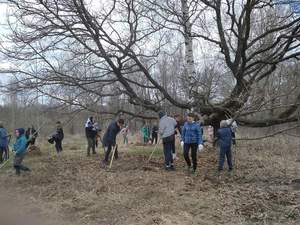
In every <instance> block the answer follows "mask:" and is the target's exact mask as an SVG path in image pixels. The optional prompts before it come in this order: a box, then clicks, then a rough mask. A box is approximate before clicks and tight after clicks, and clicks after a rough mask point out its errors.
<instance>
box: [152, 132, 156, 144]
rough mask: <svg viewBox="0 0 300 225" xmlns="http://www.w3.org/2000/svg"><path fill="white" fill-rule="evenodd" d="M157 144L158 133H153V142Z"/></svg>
mask: <svg viewBox="0 0 300 225" xmlns="http://www.w3.org/2000/svg"><path fill="white" fill-rule="evenodd" d="M153 143H155V144H157V133H152V144H153Z"/></svg>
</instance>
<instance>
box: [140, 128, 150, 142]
mask: <svg viewBox="0 0 300 225" xmlns="http://www.w3.org/2000/svg"><path fill="white" fill-rule="evenodd" d="M141 132H142V135H143V141H144V144H147V143H148V139H149V134H148V129H147V126H146V124H144V125H143V127H142V129H141Z"/></svg>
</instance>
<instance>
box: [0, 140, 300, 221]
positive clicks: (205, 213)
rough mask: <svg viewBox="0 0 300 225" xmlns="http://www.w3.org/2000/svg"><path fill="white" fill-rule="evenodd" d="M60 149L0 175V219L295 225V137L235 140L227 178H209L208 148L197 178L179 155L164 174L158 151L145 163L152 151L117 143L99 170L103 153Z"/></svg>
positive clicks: (298, 187)
mask: <svg viewBox="0 0 300 225" xmlns="http://www.w3.org/2000/svg"><path fill="white" fill-rule="evenodd" d="M279 140H281V141H279ZM287 143H288V145H287ZM64 146H65V147H64V152H63V153H62V154H61V155H56V153H55V152H54V146H53V145H50V144H46V143H45V144H40V147H41V152H42V154H41V155H35V154H29V155H28V156H27V158H26V159H25V161H24V163H25V164H26V165H28V166H29V167H30V168H31V169H32V171H31V172H30V173H24V174H22V175H21V176H20V177H17V176H15V174H14V171H13V170H12V168H11V165H7V166H5V167H4V168H3V169H1V170H0V183H1V198H0V207H2V209H1V210H0V211H1V213H2V214H3V215H0V216H1V217H0V218H1V221H2V222H3V221H5V223H6V225H10V224H12V225H15V224H22V225H26V223H25V222H24V221H25V220H24V219H23V218H27V221H30V223H28V224H30V225H32V224H34V222H32V221H35V222H36V223H37V224H41V222H40V221H42V223H43V224H56V225H69V224H72V225H77V224H78V225H79V224H80V225H82V224H89V225H154V224H157V225H169V224H170V225H192V224H195V225H196V224H203V225H210V224H211V225H216V224H230V225H231V224H232V225H237V224H241V225H242V224H244V225H248V224H249V225H250V224H251V225H252V224H270V225H271V224H272V225H276V224H278V225H279V224H295V225H296V224H300V179H299V178H300V174H299V168H300V157H299V140H296V141H293V142H287V141H286V140H285V139H268V140H265V141H255V142H244V141H240V142H238V145H237V147H235V148H234V149H235V171H234V173H233V174H232V175H230V174H228V173H227V172H224V173H223V174H221V176H216V174H215V171H216V166H217V157H216V156H217V153H216V150H214V149H211V148H209V149H208V148H206V150H205V151H204V152H202V153H200V154H199V168H198V174H197V175H196V176H193V175H191V174H189V173H187V172H186V170H185V163H184V161H183V157H182V155H180V154H179V159H178V160H177V161H176V171H175V172H168V171H165V170H164V169H163V167H162V164H163V159H162V153H161V152H162V150H161V147H159V148H158V149H157V151H156V152H155V154H154V156H153V159H152V160H151V162H149V163H148V162H147V160H148V157H149V155H150V153H151V151H152V150H153V147H151V146H147V147H145V146H136V145H129V146H128V147H125V146H121V148H120V151H121V154H120V158H119V159H118V160H116V161H114V162H113V165H112V169H103V168H101V167H100V160H101V158H102V157H103V154H102V151H103V150H102V149H100V148H98V150H97V151H98V153H97V155H95V156H92V157H86V153H85V142H84V140H83V139H81V138H79V137H74V138H72V139H69V140H66V141H65V145H64ZM282 146H285V147H282ZM287 146H288V147H287ZM178 147H179V146H178ZM178 151H179V149H178ZM5 209H6V210H7V211H6V210H5ZM1 213H0V214H1ZM19 214H20V215H19ZM16 215H19V216H16ZM24 216H25V217H24ZM20 218H22V219H21V221H18V219H20ZM18 222H19V223H18Z"/></svg>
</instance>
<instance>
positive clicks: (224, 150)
mask: <svg viewBox="0 0 300 225" xmlns="http://www.w3.org/2000/svg"><path fill="white" fill-rule="evenodd" d="M225 156H226V158H227V164H228V169H229V170H232V154H231V146H220V157H219V168H218V170H219V171H221V170H223V167H224V162H225Z"/></svg>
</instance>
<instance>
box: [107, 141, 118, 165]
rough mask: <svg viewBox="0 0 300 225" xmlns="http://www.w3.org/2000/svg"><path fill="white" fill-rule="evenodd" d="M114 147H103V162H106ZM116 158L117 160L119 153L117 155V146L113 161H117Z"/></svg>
mask: <svg viewBox="0 0 300 225" xmlns="http://www.w3.org/2000/svg"><path fill="white" fill-rule="evenodd" d="M114 147H115V146H114V145H108V146H105V147H104V149H106V151H105V158H104V161H105V162H108V159H109V154H110V152H111V150H112V148H114ZM118 158H119V153H118V146H117V147H116V150H115V159H118Z"/></svg>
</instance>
